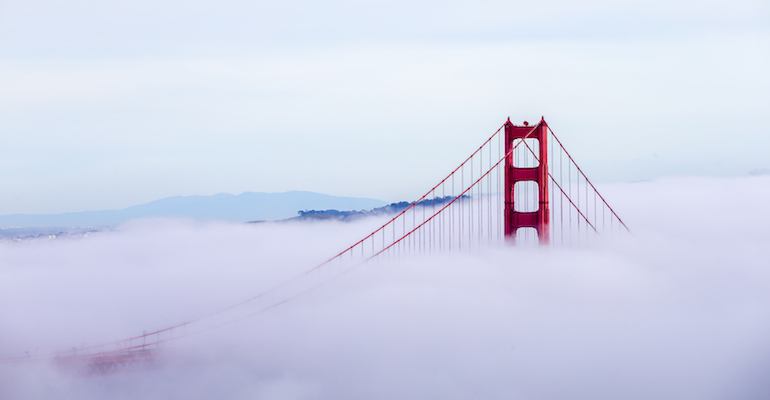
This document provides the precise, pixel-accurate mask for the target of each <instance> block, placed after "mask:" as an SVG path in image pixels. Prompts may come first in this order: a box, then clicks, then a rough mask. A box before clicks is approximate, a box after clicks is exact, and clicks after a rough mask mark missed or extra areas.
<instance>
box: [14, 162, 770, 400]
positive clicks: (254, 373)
mask: <svg viewBox="0 0 770 400" xmlns="http://www.w3.org/2000/svg"><path fill="white" fill-rule="evenodd" d="M599 189H600V190H601V191H602V192H603V193H604V194H605V197H607V199H608V201H609V202H610V204H611V205H612V206H613V207H614V208H615V209H616V210H617V211H618V213H619V214H620V216H621V217H623V218H624V219H625V220H626V223H627V224H628V225H629V227H630V228H631V229H632V231H633V232H634V235H635V236H634V237H633V238H630V239H622V240H620V239H618V240H614V239H612V238H607V239H606V240H603V241H601V242H600V243H597V244H593V245H591V246H590V247H584V248H580V249H574V248H572V249H569V248H548V249H521V248H510V247H509V248H500V247H493V248H488V249H484V250H483V251H481V250H480V251H476V252H472V253H463V254H452V255H439V256H423V257H418V258H412V259H407V260H398V261H391V262H380V263H372V264H367V265H364V266H362V267H360V268H357V269H356V270H354V271H353V272H351V273H349V274H346V275H345V276H343V277H342V278H340V279H337V280H335V281H333V282H332V283H330V284H328V285H325V286H323V287H322V288H321V289H319V290H318V291H315V292H312V293H311V294H309V295H307V296H305V297H302V298H300V299H297V300H296V301H293V302H290V303H288V304H286V305H285V306H281V307H279V308H276V309H274V310H271V311H269V312H265V313H261V314H259V315H256V316H255V317H253V318H250V319H247V320H244V321H241V322H239V323H236V324H232V325H230V326H227V327H224V328H222V329H217V330H212V331H209V332H206V333H204V334H200V335H196V336H194V337H191V338H188V339H185V340H182V341H179V342H178V343H174V345H173V346H172V348H171V349H169V350H170V351H172V352H173V354H174V356H173V357H172V359H171V361H169V363H168V365H167V366H166V367H165V368H163V369H161V370H158V371H153V372H140V373H133V374H126V375H114V376H107V377H94V378H80V379H72V378H67V377H65V376H61V375H60V374H59V373H58V372H57V371H56V370H54V369H49V368H45V367H36V366H27V367H19V366H12V365H0V369H1V370H0V398H16V399H38V398H39V399H43V398H77V399H101V398H110V399H132V398H143V399H166V398H185V399H209V398H227V399H254V398H269V399H361V398H367V399H370V398H373V399H393V398H407V399H424V398H443V399H467V398H491V399H497V398H500V399H512V398H513V399H565V398H591V399H619V398H648V399H650V398H655V399H726V398H729V399H758V398H767V397H768V396H770V384H768V383H767V380H766V375H767V372H768V370H770V343H768V341H767V339H766V338H767V337H769V336H770V290H768V289H770V269H769V268H768V265H770V263H769V262H768V256H767V251H766V244H767V243H768V242H770V234H769V233H768V232H767V224H768V222H770V210H768V209H767V207H766V204H767V200H768V199H770V178H768V177H752V178H737V179H712V178H668V179H662V180H657V181H650V182H640V183H632V184H618V185H606V186H604V187H600V188H599ZM379 222H381V221H376V220H364V221H360V222H356V223H351V224H341V223H311V224H259V225H241V224H196V223H192V222H185V221H175V220H144V221H135V222H132V223H129V224H127V225H124V226H122V227H121V228H120V230H119V231H118V232H112V233H108V234H104V235H97V236H95V237H89V238H87V239H83V240H74V241H67V242H30V243H20V244H9V245H3V246H0V356H17V355H22V354H23V352H24V351H29V352H30V353H35V352H39V353H45V352H50V351H56V350H64V349H68V348H70V347H72V346H81V345H84V344H85V345H87V344H92V343H98V342H100V341H110V340H115V339H120V338H122V337H127V336H132V335H136V334H141V332H142V331H144V330H147V331H151V330H154V329H158V328H163V327H165V326H167V325H171V324H174V323H178V322H182V321H184V320H186V319H190V318H195V317H198V316H200V315H204V314H206V313H208V312H211V311H214V310H217V309H219V308H221V307H223V306H227V305H230V304H232V303H235V302H238V301H240V300H242V299H244V298H247V297H249V296H251V295H253V294H255V293H258V292H260V291H261V290H263V289H266V288H269V287H272V286H273V285H275V284H277V283H280V282H282V281H283V280H285V279H288V278H291V277H293V276H295V275H297V274H299V273H301V272H302V271H304V270H306V269H308V268H310V267H312V266H314V265H315V264H317V263H318V262H320V261H323V260H324V259H326V258H328V257H329V256H331V255H333V254H334V253H336V251H338V250H341V249H343V248H345V247H347V245H349V244H350V243H352V242H354V241H355V240H357V239H358V238H360V237H361V236H363V235H365V234H367V233H369V232H371V229H372V227H374V226H376V225H377V224H378V223H379Z"/></svg>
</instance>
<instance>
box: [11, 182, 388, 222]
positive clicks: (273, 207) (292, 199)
mask: <svg viewBox="0 0 770 400" xmlns="http://www.w3.org/2000/svg"><path fill="white" fill-rule="evenodd" d="M385 204H387V203H386V202H384V201H382V200H377V199H370V198H361V197H344V196H332V195H328V194H322V193H315V192H309V191H299V190H293V191H288V192H282V193H266V192H243V193H241V194H237V195H236V194H230V193H217V194H213V195H210V196H202V195H191V196H172V197H166V198H163V199H159V200H153V201H150V202H148V203H143V204H137V205H134V206H130V207H126V208H124V209H119V210H98V211H79V212H67V213H61V214H10V215H0V228H3V229H7V228H29V227H46V226H77V225H116V224H121V223H123V222H126V221H128V220H131V219H137V218H153V217H155V218H192V219H198V220H221V221H227V222H247V221H254V220H279V219H286V218H290V217H293V216H296V215H297V213H298V212H299V211H303V210H311V209H341V210H368V209H372V208H375V207H380V206H383V205H385Z"/></svg>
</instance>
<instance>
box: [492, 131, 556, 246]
mask: <svg viewBox="0 0 770 400" xmlns="http://www.w3.org/2000/svg"><path fill="white" fill-rule="evenodd" d="M533 139H534V140H537V143H538V145H537V146H533V147H534V148H532V149H531V151H533V152H535V153H538V152H539V154H535V155H531V158H530V162H529V163H527V162H525V163H521V162H520V161H519V160H517V159H516V158H517V157H516V150H519V148H521V149H526V150H525V151H527V152H528V153H529V152H530V148H529V147H527V146H516V144H517V142H520V141H530V140H532V141H534V140H533ZM505 154H506V155H507V156H506V158H505V177H504V179H505V184H504V190H505V205H504V211H503V218H504V222H503V227H504V234H505V237H506V239H508V240H510V241H512V242H515V241H516V233H517V231H518V230H519V229H521V228H534V229H535V231H536V232H537V237H538V241H539V242H540V244H543V245H545V244H549V243H550V242H551V231H550V214H551V213H550V207H549V204H548V124H546V122H545V119H544V118H541V119H540V122H538V123H537V124H535V125H534V126H529V124H527V123H526V122H524V124H523V125H522V126H517V125H513V124H512V123H511V119H510V118H509V119H508V121H507V122H506V123H505ZM517 161H518V162H517ZM535 164H536V165H535ZM517 182H534V183H535V184H536V185H537V189H536V190H537V209H536V210H534V211H532V210H531V208H532V207H526V206H525V205H523V204H518V203H520V202H522V199H526V198H527V196H526V194H525V195H524V196H522V195H521V193H517V192H516V190H522V188H523V187H526V186H527V185H516V183H517ZM529 186H532V185H529Z"/></svg>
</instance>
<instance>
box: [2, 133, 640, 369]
mask: <svg viewBox="0 0 770 400" xmlns="http://www.w3.org/2000/svg"><path fill="white" fill-rule="evenodd" d="M622 234H630V231H629V229H628V227H627V226H626V225H625V223H624V222H623V221H622V220H621V219H620V217H619V216H618V215H617V213H616V212H615V211H614V210H613V209H612V207H610V205H609V204H608V203H607V201H606V200H605V199H604V197H602V195H601V194H600V193H599V191H598V190H597V189H596V187H595V186H594V185H593V183H591V181H590V180H589V179H588V177H587V176H586V174H585V173H584V172H583V170H582V169H580V167H579V166H578V165H577V163H576V162H575V160H574V159H573V158H572V156H571V155H570V153H569V152H567V150H566V148H565V147H564V145H563V144H562V142H561V141H560V140H559V139H558V137H557V136H556V135H555V134H554V133H553V131H552V130H551V128H550V127H549V126H548V124H547V123H546V121H545V119H544V118H541V120H540V121H539V122H538V123H536V124H534V125H530V124H528V123H527V122H524V123H523V124H522V125H518V126H517V125H514V124H512V123H511V121H510V119H508V120H507V121H506V122H505V123H504V124H503V125H502V126H501V127H500V128H499V129H497V131H495V132H494V134H492V135H491V136H490V137H489V138H488V139H487V140H486V141H485V142H484V143H483V144H482V145H481V146H479V148H478V149H476V150H475V151H474V152H473V153H472V154H471V155H470V156H469V157H468V158H466V159H465V160H464V161H463V162H462V163H460V165H459V166H457V168H455V169H454V170H452V171H451V172H450V173H449V174H448V175H447V176H446V177H445V178H443V179H442V180H441V181H439V182H438V184H436V185H435V186H433V187H432V188H431V189H430V190H428V191H427V192H426V193H425V194H424V195H423V196H422V197H420V198H419V199H417V200H416V201H414V202H412V203H411V204H410V205H409V206H408V207H407V208H406V209H404V210H403V211H401V212H399V213H398V214H396V215H395V216H394V217H392V218H390V219H389V220H388V221H387V222H385V223H384V224H383V225H382V226H380V227H378V228H377V229H375V230H374V231H372V232H371V233H370V234H368V235H366V236H365V237H363V238H362V239H360V240H359V241H357V242H355V243H354V244H352V245H351V246H349V247H347V248H345V249H344V250H342V251H340V252H338V253H337V254H335V255H334V256H333V257H331V258H329V259H327V260H326V261H324V262H322V263H320V264H318V265H315V266H314V267H312V268H310V269H307V270H306V271H305V272H303V273H302V274H300V275H297V276H295V277H294V278H292V279H289V280H287V281H284V282H283V283H281V284H280V285H278V286H275V287H273V288H271V289H269V290H267V291H264V292H261V293H258V294H256V295H254V296H252V297H250V298H247V299H244V300H243V301H241V302H239V303H237V304H233V305H231V306H228V307H225V308H222V309H220V310H218V311H216V312H213V313H210V314H208V315H204V316H201V317H198V318H196V319H192V320H187V321H183V322H180V323H177V324H174V325H171V326H167V327H165V328H162V329H156V330H154V331H151V332H144V333H142V334H141V335H137V336H134V337H129V338H125V339H121V340H116V341H113V342H108V343H101V344H97V345H89V346H80V347H79V348H78V347H73V348H71V349H70V350H66V351H60V352H56V353H52V354H46V355H30V354H29V353H27V354H26V355H25V356H22V357H16V358H6V359H3V361H4V362H12V363H13V362H16V363H24V362H30V361H35V360H37V361H42V360H52V361H53V362H54V364H55V365H57V366H59V367H63V368H64V369H66V370H67V371H70V372H72V373H75V374H78V375H85V376H92V375H105V374H113V373H120V372H125V371H130V370H134V369H146V368H148V367H153V366H156V365H157V364H158V362H159V360H160V359H161V356H160V355H161V354H162V351H163V349H164V348H165V347H167V346H168V345H169V344H170V343H172V342H174V341H178V340H180V339H184V338H187V337H190V336H193V335H197V334H200V333H203V332H206V331H210V330H213V329H217V328H222V327H224V326H227V325H230V324H234V323H236V322H238V321H241V320H243V319H246V318H250V317H253V316H255V315H258V314H260V313H263V312H266V311H268V310H271V309H274V308H276V307H279V306H281V305H284V304H286V303H289V302H291V301H293V300H295V299H297V298H300V297H302V296H304V295H306V294H308V293H310V292H313V291H315V290H317V289H318V288H320V287H322V286H324V285H326V284H328V283H329V282H331V281H333V280H335V279H337V278H339V277H340V276H342V275H344V274H346V273H348V272H350V271H352V270H354V269H355V268H357V267H359V266H361V265H364V264H367V263H371V262H373V261H374V262H376V261H378V260H394V259H399V258H404V257H413V256H416V255H421V254H440V253H452V252H463V251H469V250H473V249H483V248H484V247H486V246H494V245H499V244H510V245H516V246H580V245H583V244H586V243H589V242H592V241H596V240H597V239H598V238H600V237H602V236H609V235H622Z"/></svg>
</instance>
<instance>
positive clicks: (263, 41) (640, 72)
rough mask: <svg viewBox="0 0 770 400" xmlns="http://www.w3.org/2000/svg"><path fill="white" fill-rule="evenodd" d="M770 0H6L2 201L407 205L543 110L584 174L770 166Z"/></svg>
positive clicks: (57, 208)
mask: <svg viewBox="0 0 770 400" xmlns="http://www.w3.org/2000/svg"><path fill="white" fill-rule="evenodd" d="M768 71H770V5H769V3H768V2H767V1H730V2H728V1H711V2H704V1H676V0H674V1H656V0H653V1H629V2H610V1H603V0H589V1H581V2H567V1H546V2H542V1H541V2H537V4H533V2H523V1H521V2H519V1H487V2H484V1H474V2H435V1H373V2H351V1H327V2H322V1H313V2H305V1H284V2H248V1H216V2H213V1H211V2H190V1H163V0H155V1H136V0H135V1H111V2H104V1H67V2H48V1H1V0H0V144H1V145H0V186H2V190H0V215H2V214H12V213H58V212H65V211H82V210H97V209H113V208H124V207H127V206H131V205H134V204H139V203H144V202H147V201H151V200H155V199H159V198H163V197H168V196H174V195H193V194H197V195H207V194H214V193H219V192H226V193H235V194H237V193H241V192H244V191H264V192H281V191H287V190H310V191H316V192H321V193H328V194H333V195H344V196H347V195H353V196H360V197H372V198H379V199H383V200H386V201H395V200H404V199H412V198H415V197H417V196H419V195H421V194H423V193H422V192H423V191H424V190H426V189H427V188H428V187H429V186H431V185H432V184H434V183H435V182H436V181H437V180H439V179H441V177H443V175H444V174H446V173H447V172H449V170H450V169H451V168H452V167H454V166H455V165H456V164H457V163H459V162H460V161H461V160H462V159H463V158H464V157H465V156H467V154H469V153H470V152H471V151H472V150H473V149H475V148H476V147H477V146H478V145H479V144H480V143H481V141H483V140H484V139H485V138H486V137H487V136H489V135H490V134H491V133H492V132H494V130H496V129H497V128H498V127H499V126H500V125H501V124H502V123H503V122H504V120H505V118H506V117H507V116H509V115H510V116H511V118H512V119H513V120H514V121H520V120H524V119H528V120H536V119H538V118H539V117H540V116H541V115H545V116H546V119H547V120H548V121H549V123H550V125H551V127H552V128H553V129H554V131H555V132H556V133H557V134H558V135H559V136H560V137H561V139H562V141H563V142H565V144H566V145H567V146H568V148H569V149H570V151H571V152H572V153H573V155H574V156H575V157H576V158H577V161H578V162H579V163H580V164H581V165H582V166H583V167H584V169H585V170H586V172H587V173H588V174H589V176H591V177H594V178H595V179H596V180H597V181H600V182H601V181H605V182H606V181H632V180H640V179H650V178H655V177H659V176H664V175H742V174H745V173H747V172H748V171H749V170H752V169H755V168H770V156H768V150H769V149H770V112H768V109H770V73H768Z"/></svg>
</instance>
